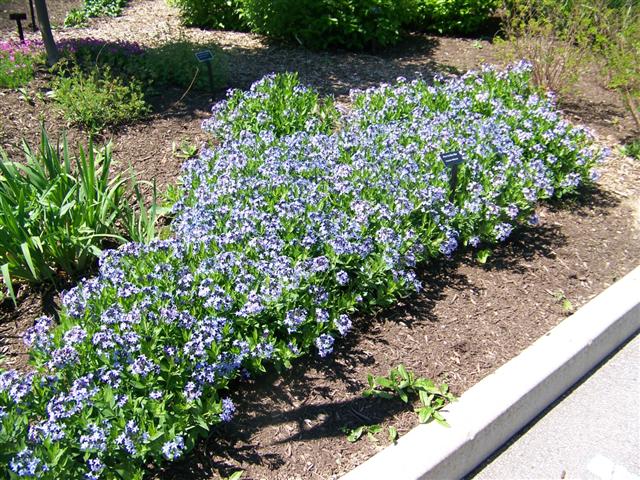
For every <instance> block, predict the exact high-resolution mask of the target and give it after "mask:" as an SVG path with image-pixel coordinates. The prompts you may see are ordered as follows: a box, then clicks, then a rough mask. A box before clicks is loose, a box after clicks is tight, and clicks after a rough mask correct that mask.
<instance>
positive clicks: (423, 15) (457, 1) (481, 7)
mask: <svg viewBox="0 0 640 480" xmlns="http://www.w3.org/2000/svg"><path fill="white" fill-rule="evenodd" d="M416 3H417V16H416V20H415V23H414V25H413V26H414V27H417V28H418V29H420V30H425V31H430V32H437V33H440V34H443V33H462V34H469V33H474V32H476V31H477V30H479V29H480V28H482V27H483V26H484V25H485V24H486V22H487V21H488V19H489V17H490V16H491V15H492V14H493V13H494V12H495V10H496V9H497V8H498V6H499V0H416Z"/></svg>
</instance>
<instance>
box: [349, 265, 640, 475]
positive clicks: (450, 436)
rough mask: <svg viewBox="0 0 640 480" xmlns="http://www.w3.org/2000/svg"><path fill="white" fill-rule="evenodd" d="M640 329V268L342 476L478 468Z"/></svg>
mask: <svg viewBox="0 0 640 480" xmlns="http://www.w3.org/2000/svg"><path fill="white" fill-rule="evenodd" d="M639 329H640V267H637V268H636V269H635V270H633V271H632V272H631V273H629V274H628V275H626V276H625V277H624V278H623V279H621V280H619V281H618V282H616V283H615V284H614V285H612V286H611V287H609V288H608V289H607V290H605V291H604V292H602V293H601V294H600V295H598V296H597V297H596V298H594V299H593V300H591V301H590V302H589V303H587V304H586V305H585V306H584V307H582V308H581V309H579V310H578V311H577V312H576V313H575V314H573V315H571V316H570V317H569V318H567V319H566V320H564V321H563V322H562V323H561V324H560V325H558V326H557V327H555V328H554V329H553V330H551V331H550V332H549V333H547V334H546V335H544V336H543V337H542V338H540V339H539V340H537V341H536V342H535V343H534V344H533V345H531V346H530V347H529V348H527V349H526V350H525V351H524V352H522V353H521V354H520V355H518V356H517V357H516V358H514V359H512V360H511V361H509V362H507V363H506V364H505V365H503V366H502V367H500V368H499V369H498V370H496V372H494V373H493V374H491V375H489V376H488V377H486V378H485V379H483V380H482V381H480V382H478V383H477V384H476V385H474V386H473V387H471V388H470V389H469V390H468V391H467V392H465V393H464V394H463V395H462V396H461V397H460V399H459V400H458V401H457V402H455V403H453V404H452V405H450V406H449V407H448V408H447V410H446V411H445V418H446V419H447V422H448V423H449V424H450V425H451V428H444V427H442V426H441V425H439V424H437V423H435V422H432V423H430V424H427V425H420V426H418V427H416V428H414V429H413V430H411V431H410V432H409V433H407V434H406V435H404V436H403V437H401V438H400V440H399V441H398V443H397V445H392V446H390V447H387V448H386V449H384V450H382V451H381V452H380V453H378V454H376V455H375V456H374V457H372V458H370V459H369V460H367V461H366V462H365V463H363V464H362V465H360V466H359V467H357V468H355V469H354V470H352V471H351V472H349V473H348V474H346V475H345V476H343V477H342V480H372V479H394V480H405V479H406V480H410V479H411V480H413V479H456V478H461V477H463V476H464V475H466V474H467V473H469V472H471V471H472V470H473V469H474V468H476V467H477V466H478V465H479V464H480V463H482V461H484V460H485V459H486V458H487V457H488V456H489V455H491V454H492V453H493V452H494V451H496V450H497V449H498V448H499V447H500V446H502V445H503V444H504V443H505V442H506V441H507V440H509V439H510V438H511V437H512V436H513V435H514V434H516V433H517V432H518V431H519V430H520V429H522V428H523V427H524V426H526V425H527V424H528V423H529V422H530V421H531V420H533V419H534V418H535V417H536V416H537V415H538V414H539V413H540V412H542V411H543V410H544V409H545V408H546V407H547V406H549V405H550V404H551V403H553V402H554V401H555V400H556V399H557V398H558V397H560V396H561V395H562V394H563V393H564V392H565V391H567V389H569V388H570V387H571V386H572V385H574V384H575V383H576V382H577V381H578V380H580V379H581V378H582V377H583V376H584V375H585V374H586V373H588V372H589V371H590V370H591V369H592V368H593V367H595V366H596V365H598V364H599V363H600V362H601V361H602V360H603V359H604V358H606V356H607V355H608V354H609V353H611V352H612V351H613V350H615V349H616V348H617V347H618V346H620V345H621V344H622V343H623V342H624V341H625V340H626V339H628V338H629V337H631V336H632V335H633V334H634V333H635V332H637V331H638V330H639Z"/></svg>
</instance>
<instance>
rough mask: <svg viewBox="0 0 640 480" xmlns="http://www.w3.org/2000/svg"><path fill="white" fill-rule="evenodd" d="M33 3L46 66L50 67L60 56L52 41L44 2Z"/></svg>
mask: <svg viewBox="0 0 640 480" xmlns="http://www.w3.org/2000/svg"><path fill="white" fill-rule="evenodd" d="M34 3H35V4H36V13H37V14H38V24H39V25H40V31H41V32H42V41H43V42H44V48H45V50H46V51H47V64H48V65H49V66H52V65H53V64H54V63H56V62H57V61H58V58H59V57H60V55H59V54H58V47H56V42H55V41H54V40H53V34H52V33H51V23H50V22H49V12H48V11H47V3H46V1H45V0H34Z"/></svg>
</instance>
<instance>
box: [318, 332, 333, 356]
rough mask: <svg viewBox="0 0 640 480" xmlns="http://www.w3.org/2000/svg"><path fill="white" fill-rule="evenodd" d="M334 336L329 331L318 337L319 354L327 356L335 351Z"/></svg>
mask: <svg viewBox="0 0 640 480" xmlns="http://www.w3.org/2000/svg"><path fill="white" fill-rule="evenodd" d="M334 341H335V340H334V338H333V337H332V336H331V335H329V334H328V333H323V334H322V335H320V336H319V337H318V338H316V342H315V343H316V348H317V349H318V355H320V356H321V357H323V358H324V357H326V356H327V355H329V354H331V352H333V342H334Z"/></svg>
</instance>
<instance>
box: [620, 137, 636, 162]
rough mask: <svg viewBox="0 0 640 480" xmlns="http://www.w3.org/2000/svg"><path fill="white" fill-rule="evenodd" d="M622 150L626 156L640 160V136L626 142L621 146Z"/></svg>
mask: <svg viewBox="0 0 640 480" xmlns="http://www.w3.org/2000/svg"><path fill="white" fill-rule="evenodd" d="M622 152H623V153H624V154H625V155H627V156H628V157H631V158H635V159H636V160H640V138H639V139H637V140H633V141H632V142H629V143H627V144H626V145H625V146H624V147H623V148H622Z"/></svg>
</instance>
